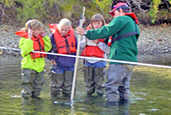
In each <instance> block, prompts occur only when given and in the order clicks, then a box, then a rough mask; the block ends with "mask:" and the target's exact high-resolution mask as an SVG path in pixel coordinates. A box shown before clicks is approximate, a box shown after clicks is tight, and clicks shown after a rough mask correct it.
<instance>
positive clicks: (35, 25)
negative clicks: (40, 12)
mask: <svg viewBox="0 0 171 115" xmlns="http://www.w3.org/2000/svg"><path fill="white" fill-rule="evenodd" d="M29 28H30V29H32V30H36V29H44V26H43V24H42V23H41V22H40V21H39V20H37V19H31V20H28V21H27V22H26V23H25V30H26V31H28V29H29Z"/></svg>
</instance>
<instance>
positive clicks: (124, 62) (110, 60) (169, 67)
mask: <svg viewBox="0 0 171 115" xmlns="http://www.w3.org/2000/svg"><path fill="white" fill-rule="evenodd" d="M0 49H6V50H14V51H21V50H20V49H16V48H7V47H0ZM32 52H33V53H42V54H49V55H56V56H67V57H75V58H76V57H78V58H80V59H94V60H101V61H106V62H116V63H122V64H131V65H138V66H148V67H157V68H167V69H171V66H166V65H158V64H148V63H139V62H130V61H122V60H113V59H105V58H96V57H85V56H75V55H67V54H59V53H49V52H40V51H32Z"/></svg>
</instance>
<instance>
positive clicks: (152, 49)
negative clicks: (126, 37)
mask: <svg viewBox="0 0 171 115" xmlns="http://www.w3.org/2000/svg"><path fill="white" fill-rule="evenodd" d="M140 28H141V35H140V38H139V41H138V49H139V55H138V58H139V62H148V63H150V62H151V63H170V62H171V60H169V59H171V26H169V25H160V26H142V25H140ZM18 29H20V28H17V27H13V26H10V25H0V47H10V48H18V42H19V37H18V36H16V35H15V32H16V31H17V30H18ZM3 52H4V51H3ZM0 54H2V50H1V49H0ZM5 54H12V55H18V53H17V52H15V51H5Z"/></svg>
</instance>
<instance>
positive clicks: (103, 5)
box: [93, 0, 112, 15]
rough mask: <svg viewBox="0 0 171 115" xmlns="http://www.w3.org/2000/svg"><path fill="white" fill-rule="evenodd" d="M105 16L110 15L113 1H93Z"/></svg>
mask: <svg viewBox="0 0 171 115" xmlns="http://www.w3.org/2000/svg"><path fill="white" fill-rule="evenodd" d="M93 2H94V3H95V4H96V5H97V6H98V8H99V9H100V11H101V12H102V13H103V15H106V14H108V12H109V10H110V5H111V3H112V0H93Z"/></svg>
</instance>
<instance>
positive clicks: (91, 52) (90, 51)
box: [81, 25, 104, 58]
mask: <svg viewBox="0 0 171 115" xmlns="http://www.w3.org/2000/svg"><path fill="white" fill-rule="evenodd" d="M91 28H92V27H91V25H88V27H87V30H90V29H91ZM99 42H104V39H98V43H99ZM98 43H96V45H97V44H98ZM81 55H82V56H88V57H99V58H103V57H104V51H103V50H101V49H100V48H99V47H98V46H91V45H86V47H85V48H84V50H83V51H82V53H81Z"/></svg>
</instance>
